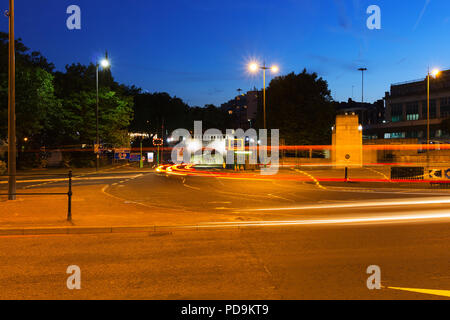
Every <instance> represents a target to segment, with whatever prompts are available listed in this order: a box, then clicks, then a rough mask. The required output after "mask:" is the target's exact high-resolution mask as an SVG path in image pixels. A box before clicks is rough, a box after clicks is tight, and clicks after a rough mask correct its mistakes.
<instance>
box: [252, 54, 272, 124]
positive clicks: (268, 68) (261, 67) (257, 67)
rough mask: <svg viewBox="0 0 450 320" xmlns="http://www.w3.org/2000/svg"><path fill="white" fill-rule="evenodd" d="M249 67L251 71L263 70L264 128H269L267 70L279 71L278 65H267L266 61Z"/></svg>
mask: <svg viewBox="0 0 450 320" xmlns="http://www.w3.org/2000/svg"><path fill="white" fill-rule="evenodd" d="M249 69H250V71H251V72H256V71H258V69H261V70H262V71H263V112H264V129H267V122H266V70H272V72H273V73H277V72H278V70H279V69H278V67H277V66H272V67H266V63H265V62H264V64H263V65H262V66H259V65H258V64H257V63H255V62H253V63H251V64H250V65H249Z"/></svg>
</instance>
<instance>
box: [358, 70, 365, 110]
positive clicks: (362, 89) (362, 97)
mask: <svg viewBox="0 0 450 320" xmlns="http://www.w3.org/2000/svg"><path fill="white" fill-rule="evenodd" d="M358 71H361V74H362V84H361V102H362V103H364V71H367V68H359V69H358Z"/></svg>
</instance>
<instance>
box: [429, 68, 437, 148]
mask: <svg viewBox="0 0 450 320" xmlns="http://www.w3.org/2000/svg"><path fill="white" fill-rule="evenodd" d="M439 73H440V70H439V69H433V71H432V72H431V73H430V69H428V74H427V145H429V144H430V77H431V75H433V76H434V77H435V78H436V77H437V76H438V75H439ZM427 148H428V146H427ZM427 153H428V151H427Z"/></svg>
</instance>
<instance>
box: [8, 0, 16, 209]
mask: <svg viewBox="0 0 450 320" xmlns="http://www.w3.org/2000/svg"><path fill="white" fill-rule="evenodd" d="M7 16H8V17H9V68H8V77H9V80H8V200H16V57H15V38H14V0H9V11H8V12H7Z"/></svg>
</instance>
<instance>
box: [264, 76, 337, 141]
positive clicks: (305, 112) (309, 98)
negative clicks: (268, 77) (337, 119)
mask: <svg viewBox="0 0 450 320" xmlns="http://www.w3.org/2000/svg"><path fill="white" fill-rule="evenodd" d="M266 101H267V109H266V114H267V126H268V128H272V129H280V137H281V138H283V139H285V141H286V143H287V144H296V145H312V144H330V143H331V126H332V124H333V121H334V116H335V112H334V109H333V107H332V104H331V102H332V98H331V92H330V90H329V89H328V84H327V82H326V81H325V80H323V79H322V78H318V76H317V74H316V73H311V74H310V73H307V72H306V69H304V70H303V72H302V73H300V74H295V73H290V74H288V75H286V76H281V77H277V78H275V79H273V80H272V81H271V82H270V85H269V87H268V89H267V100H266ZM259 115H260V119H259V123H262V121H261V120H262V119H261V118H262V117H263V116H262V110H261V112H259ZM260 127H262V126H260Z"/></svg>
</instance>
